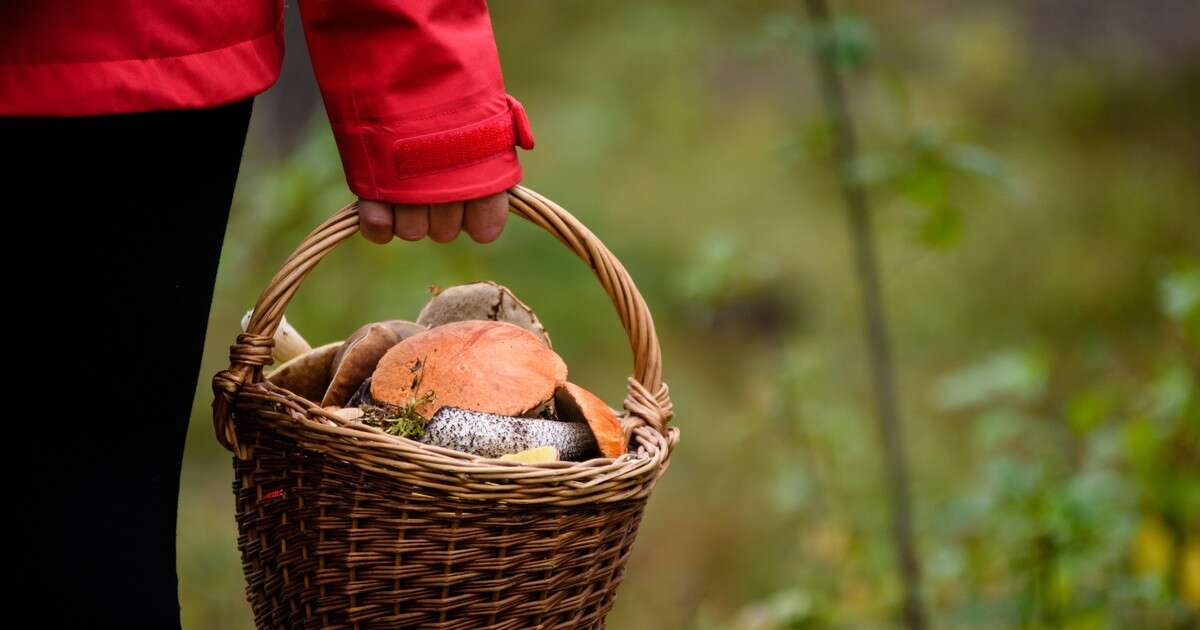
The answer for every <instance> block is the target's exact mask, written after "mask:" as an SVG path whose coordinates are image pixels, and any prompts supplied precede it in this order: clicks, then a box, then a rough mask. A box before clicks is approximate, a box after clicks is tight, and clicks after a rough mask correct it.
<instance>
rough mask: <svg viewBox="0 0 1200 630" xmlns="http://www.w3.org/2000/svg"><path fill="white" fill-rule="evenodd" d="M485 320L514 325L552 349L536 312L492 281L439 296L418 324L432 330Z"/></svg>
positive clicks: (451, 290) (450, 290) (469, 285)
mask: <svg viewBox="0 0 1200 630" xmlns="http://www.w3.org/2000/svg"><path fill="white" fill-rule="evenodd" d="M470 319H483V320H492V321H499V322H508V323H510V324H515V325H517V326H520V327H521V328H524V329H525V330H528V331H529V332H531V333H533V334H535V335H537V336H538V338H540V339H541V340H542V341H544V342H545V343H546V345H547V346H550V345H551V344H550V335H549V334H548V333H547V332H546V328H545V327H544V326H542V322H540V321H538V318H537V315H535V314H534V312H533V309H531V308H529V307H528V306H526V305H525V303H524V302H522V301H521V300H519V299H517V296H516V295H513V292H512V291H509V290H508V288H507V287H505V286H503V285H500V284H496V283H495V282H492V281H490V280H485V281H483V282H472V283H471V284H460V285H458V286H453V287H450V288H448V289H444V290H442V291H441V292H439V293H438V294H437V295H436V296H434V298H433V299H432V300H429V303H428V304H426V305H425V307H424V308H422V309H421V314H420V315H418V316H417V323H418V324H422V325H425V326H428V327H430V328H433V327H435V326H442V325H444V324H449V323H451V322H461V321H466V320H470Z"/></svg>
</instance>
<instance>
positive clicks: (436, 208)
mask: <svg viewBox="0 0 1200 630" xmlns="http://www.w3.org/2000/svg"><path fill="white" fill-rule="evenodd" d="M462 222H463V202H461V201H458V202H454V203H435V204H433V205H431V206H429V238H431V239H433V240H435V241H437V242H439V243H449V242H450V241H453V240H454V239H455V238H457V237H458V233H459V232H460V231H462Z"/></svg>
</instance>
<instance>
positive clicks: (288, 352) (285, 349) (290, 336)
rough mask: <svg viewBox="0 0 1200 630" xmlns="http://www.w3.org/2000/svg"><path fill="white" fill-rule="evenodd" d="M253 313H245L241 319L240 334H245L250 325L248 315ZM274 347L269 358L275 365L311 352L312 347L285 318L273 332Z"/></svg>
mask: <svg viewBox="0 0 1200 630" xmlns="http://www.w3.org/2000/svg"><path fill="white" fill-rule="evenodd" d="M253 313H254V311H252V310H251V311H246V315H245V316H244V317H242V332H246V327H247V326H249V325H250V315H251V314H253ZM273 339H274V341H275V347H274V348H272V349H271V357H272V358H273V359H275V362H276V363H287V362H288V361H291V360H292V359H294V358H296V357H298V356H300V355H302V354H304V353H305V352H308V351H309V350H312V346H310V345H308V342H307V341H305V340H304V337H301V336H300V333H298V332H296V329H295V328H292V325H291V324H289V323H288V320H287V317H286V316H285V317H283V318H282V319H281V320H280V322H279V328H277V329H276V330H275V336H274V337H273Z"/></svg>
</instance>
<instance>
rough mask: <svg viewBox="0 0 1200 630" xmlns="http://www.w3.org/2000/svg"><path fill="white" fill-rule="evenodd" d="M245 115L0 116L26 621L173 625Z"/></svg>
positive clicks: (12, 481)
mask: <svg viewBox="0 0 1200 630" xmlns="http://www.w3.org/2000/svg"><path fill="white" fill-rule="evenodd" d="M251 104H252V103H251V100H246V101H242V102H239V103H235V104H232V105H227V106H224V107H218V108H214V109H208V110H193V111H171V112H151V113H145V114H129V115H117V116H99V117H86V118H62V119H51V118H0V143H3V144H0V146H2V147H3V148H2V149H0V151H3V152H4V153H5V154H6V156H7V159H6V161H7V162H9V164H8V166H7V167H5V168H4V169H2V170H0V182H3V186H2V188H0V190H4V191H7V192H8V194H9V195H10V197H9V198H10V199H11V198H12V196H15V198H16V199H17V201H16V204H15V205H14V206H12V207H10V208H9V211H8V212H7V213H6V215H7V216H6V217H5V220H6V222H7V226H6V227H7V236H8V238H7V239H6V240H7V241H8V247H7V248H6V249H7V256H8V258H9V260H8V262H7V264H6V267H7V274H6V275H8V277H9V278H10V280H11V282H10V285H9V286H10V287H12V288H13V289H14V290H13V292H12V293H9V300H10V302H9V308H8V309H6V310H8V311H9V316H10V317H13V316H15V319H16V321H15V322H13V323H12V324H10V325H9V326H8V330H9V333H10V334H11V335H12V337H13V343H12V345H10V346H9V348H10V350H11V354H9V355H8V356H9V364H10V366H13V367H15V368H16V372H15V374H13V375H12V376H10V377H9V387H8V388H7V394H8V396H7V398H8V405H7V407H8V408H9V410H10V412H12V415H11V416H10V418H9V421H8V422H5V424H7V425H8V426H9V428H10V430H9V431H8V436H9V438H10V440H13V438H14V437H16V438H17V439H16V440H13V441H9V443H8V445H9V449H8V452H9V453H10V454H12V455H18V456H17V457H9V458H7V459H8V461H9V462H11V463H12V464H15V466H16V468H17V470H13V471H11V474H10V475H9V476H8V481H9V484H8V486H9V487H10V488H15V493H14V495H15V497H14V499H13V500H12V501H11V502H10V503H9V505H8V506H7V507H9V508H10V509H11V511H12V513H13V518H15V520H16V521H17V525H18V528H17V532H16V537H14V538H13V539H11V541H10V542H9V543H8V544H7V545H5V546H7V547H8V550H7V551H8V553H6V554H3V555H7V556H9V557H11V558H15V559H16V560H17V566H16V567H15V570H10V571H7V573H8V574H9V576H11V577H13V578H15V579H17V580H18V581H20V582H22V587H21V591H23V594H22V595H20V596H19V597H18V599H17V601H18V603H24V604H26V605H28V606H29V607H30V610H31V612H32V613H33V616H32V617H31V618H30V620H29V622H24V621H22V622H19V623H20V624H22V625H25V624H26V623H28V624H29V625H28V627H42V628H57V627H69V628H85V627H105V628H107V627H118V628H177V627H179V603H178V597H177V580H176V575H175V528H176V510H177V505H178V500H179V475H180V466H181V462H182V457H183V445H184V437H185V434H186V431H187V425H188V417H189V415H190V412H191V406H192V398H193V394H194V393H195V391H196V384H197V378H198V376H199V368H200V357H201V351H202V347H203V344H204V332H205V327H206V323H207V320H208V313H209V308H210V306H211V303H212V293H213V283H214V279H215V277H216V272H217V261H218V258H219V256H220V251H221V244H222V240H223V239H224V235H225V225H226V220H227V219H228V216H229V204H230V201H231V199H232V196H233V189H234V183H235V182H236V180H237V174H238V166H239V163H240V161H241V155H242V148H243V145H244V142H245V137H246V126H247V124H248V122H249V118H250V110H251ZM203 393H205V392H204V390H202V394H203ZM14 425H16V426H14ZM14 495H10V496H14ZM0 500H3V498H2V497H0ZM6 511H8V510H6ZM0 553H3V552H0Z"/></svg>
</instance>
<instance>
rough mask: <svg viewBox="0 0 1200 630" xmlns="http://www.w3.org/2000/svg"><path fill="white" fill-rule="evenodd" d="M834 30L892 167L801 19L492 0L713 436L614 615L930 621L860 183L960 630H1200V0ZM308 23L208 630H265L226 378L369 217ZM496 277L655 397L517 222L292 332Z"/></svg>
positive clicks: (210, 358)
mask: <svg viewBox="0 0 1200 630" xmlns="http://www.w3.org/2000/svg"><path fill="white" fill-rule="evenodd" d="M833 8H834V11H835V18H834V21H833V28H832V31H833V36H834V41H835V42H836V46H835V48H836V52H837V57H838V61H839V66H840V68H841V70H842V72H843V74H844V76H845V77H846V80H847V89H848V94H849V100H850V107H851V110H852V115H853V117H854V119H855V123H856V124H857V125H858V128H859V131H860V139H861V145H862V147H861V149H862V151H861V155H860V156H858V157H857V158H856V159H855V160H854V161H853V162H852V163H851V165H850V168H848V169H846V171H845V172H843V173H841V175H839V171H838V170H837V169H835V168H833V166H832V160H831V157H830V155H831V146H830V143H831V133H830V128H829V125H828V124H826V123H825V120H826V119H825V117H824V114H823V112H822V109H821V107H822V105H821V103H822V101H821V98H820V95H819V92H818V89H817V85H818V84H817V79H816V76H815V73H814V61H813V46H812V41H813V39H814V33H813V30H812V28H811V27H810V26H809V25H808V23H807V21H806V19H805V14H804V12H803V9H802V7H801V6H800V5H799V4H795V3H786V2H771V1H757V0H749V1H742V2H737V3H728V2H708V1H705V2H697V1H696V0H691V1H683V0H679V1H671V2H667V1H655V2H650V1H646V0H640V1H633V0H611V1H609V2H603V3H597V2H553V3H532V2H493V3H492V6H491V10H492V19H493V23H494V25H495V30H496V35H497V39H498V42H499V47H500V52H501V57H502V59H503V64H504V70H505V77H506V82H507V85H508V89H509V91H510V92H511V93H512V94H514V95H516V96H517V97H518V98H520V99H521V100H522V101H523V102H524V104H525V106H526V108H527V109H528V111H529V115H530V118H531V120H532V122H533V128H534V132H535V134H536V136H537V149H536V150H535V151H532V152H529V153H523V154H522V156H521V157H522V161H523V163H524V165H525V172H526V179H525V184H526V185H528V186H530V187H532V188H534V189H536V190H538V191H540V192H542V193H544V194H546V195H547V196H549V197H550V198H552V199H554V200H556V201H558V202H559V203H561V204H562V205H563V206H564V207H566V208H567V209H568V210H570V211H571V212H573V213H575V214H576V215H577V216H578V217H579V218H581V219H582V220H583V221H584V222H585V223H586V224H587V225H589V226H590V227H591V228H592V230H593V231H594V232H595V233H596V234H597V235H599V236H600V237H601V238H602V239H603V240H604V241H605V242H606V243H607V244H608V246H609V247H610V248H611V249H612V250H613V251H614V252H615V253H616V254H617V255H618V256H619V257H620V258H621V259H622V261H623V262H624V263H625V265H626V267H627V268H628V269H629V271H630V272H631V273H632V275H633V277H634V278H635V280H637V282H638V284H639V286H640V288H641V290H642V292H643V293H644V294H645V296H646V299H647V301H648V302H649V304H650V306H651V309H652V310H653V311H654V314H655V317H656V321H657V325H658V330H659V333H660V335H661V336H662V339H663V344H664V357H665V377H666V380H667V382H668V383H670V385H671V392H672V394H673V397H674V401H675V405H676V413H677V415H676V420H675V422H676V423H677V425H678V426H679V427H681V429H682V431H683V437H682V442H681V446H680V448H679V449H678V450H677V452H676V454H675V456H674V458H673V465H672V466H671V469H670V471H669V472H668V473H667V475H666V476H665V477H664V478H663V480H662V482H661V483H660V484H659V485H658V487H657V489H656V491H655V494H654V496H653V497H652V500H651V501H650V504H649V506H648V508H647V513H646V517H645V519H644V521H643V525H642V528H641V533H640V537H639V538H638V542H637V545H636V547H635V552H634V555H633V557H632V559H631V561H630V565H629V567H628V573H627V578H626V581H625V583H624V584H623V586H622V588H621V592H620V596H619V597H618V599H617V604H616V608H615V609H614V610H613V612H612V614H611V615H610V617H609V623H610V626H611V627H613V628H655V629H676V628H690V629H717V628H734V629H762V630H766V629H773V628H826V627H830V628H833V627H838V628H842V627H845V628H875V627H878V628H887V627H895V626H897V625H898V624H899V618H900V603H901V597H902V592H903V584H902V581H901V578H900V577H899V573H898V571H897V569H896V563H895V561H894V555H893V554H894V548H893V544H894V542H893V539H892V537H891V530H890V527H889V520H888V519H889V516H888V509H887V506H888V494H887V482H888V479H887V477H886V475H887V473H886V471H885V470H884V469H883V467H882V465H881V461H882V457H881V454H880V453H881V451H880V445H879V442H880V440H879V437H878V432H877V431H876V421H875V419H874V417H873V415H872V407H871V387H870V380H869V376H868V357H867V354H866V350H865V344H864V342H863V339H862V332H861V329H862V324H861V322H862V312H861V308H860V302H859V293H858V287H857V285H856V283H855V275H854V267H853V260H852V258H851V249H850V238H849V233H848V230H847V223H846V219H845V210H844V208H843V205H842V200H841V197H840V193H839V176H841V177H845V178H849V179H852V180H853V181H855V182H857V183H861V184H862V185H865V186H866V187H867V191H868V195H869V198H870V203H871V204H872V208H873V212H874V216H875V220H876V223H875V235H876V239H877V242H878V245H879V248H880V256H881V260H880V266H881V274H882V283H883V292H884V302H885V308H886V313H887V316H888V318H889V324H890V326H891V330H892V334H893V341H894V346H895V354H896V360H897V366H898V367H897V370H898V374H897V378H898V389H899V398H900V404H901V411H902V416H903V421H904V431H905V436H906V440H907V444H906V452H907V454H908V459H909V466H910V471H909V473H910V480H911V492H912V497H913V503H914V518H915V524H914V528H915V535H916V552H917V555H918V558H919V560H920V563H921V567H922V569H923V576H924V583H923V592H922V602H923V603H924V605H925V607H926V609H927V611H928V613H929V616H930V618H931V622H932V624H931V625H932V626H933V627H940V628H967V627H969V628H1017V627H1021V628H1072V629H1086V628H1195V627H1200V385H1198V381H1200V115H1198V112H1200V37H1197V35H1196V32H1197V29H1196V27H1197V25H1200V5H1198V4H1197V3H1195V2H1190V1H1186V0H1170V1H1160V2H1154V3H1141V2H1134V1H1132V0H1124V1H1119V2H1102V3H1097V2H1086V1H1084V0H1060V1H1058V2H1053V3H1048V2H1035V1H1033V0H1017V1H1013V0H1010V1H1007V2H999V1H958V2H946V1H937V0H913V1H910V2H903V3H864V2H836V3H834V5H833ZM293 10H294V7H289V11H293ZM289 17H290V18H291V19H290V24H289V27H288V28H289V42H288V45H289V51H288V57H287V61H286V64H285V71H284V74H283V78H282V80H281V82H280V84H279V85H277V86H276V87H275V88H274V89H273V90H271V91H270V92H269V93H268V94H267V95H265V96H262V97H259V98H258V99H257V101H256V103H255V114H254V120H253V123H252V126H251V136H250V140H249V144H248V146H247V148H246V159H245V162H244V166H243V170H242V177H241V180H240V182H239V185H238V191H237V196H236V200H235V205H234V211H233V216H232V218H231V221H230V224H229V228H228V232H227V236H226V242H225V249H224V253H223V257H222V261H221V270H220V275H219V278H218V283H217V292H216V298H215V303H214V306H213V311H212V316H211V320H210V323H209V330H208V342H207V349H206V354H205V362H204V366H203V370H202V376H201V379H200V382H199V383H198V385H197V397H196V401H195V406H194V411H193V417H192V425H191V432H190V434H189V438H188V446H187V455H186V460H185V467H184V473H183V479H182V484H183V493H182V498H181V502H180V520H179V574H180V591H181V601H182V607H183V622H184V627H186V628H197V629H205V628H229V629H238V628H250V627H252V619H251V616H250V611H249V608H248V606H247V604H246V602H245V599H244V596H243V590H242V589H243V583H242V575H241V568H240V560H239V556H238V552H237V547H236V530H235V524H234V519H233V497H232V494H231V491H230V484H231V482H232V468H231V465H230V455H229V454H228V453H227V452H225V451H224V450H222V449H221V447H220V446H219V445H218V444H217V443H216V441H215V439H214V438H213V434H212V424H211V415H210V410H209V404H210V402H211V390H210V388H209V379H210V378H211V375H212V374H213V373H215V372H216V371H217V370H219V369H221V368H223V367H225V366H226V365H227V358H226V354H227V349H228V345H229V344H230V343H231V342H232V341H233V338H234V336H235V335H236V333H237V332H238V321H239V319H240V318H241V316H242V314H243V313H244V312H245V311H246V309H248V308H249V307H250V306H251V305H252V304H253V302H254V300H255V298H256V296H257V293H258V291H260V290H261V289H262V288H263V287H264V286H265V285H266V283H267V281H268V280H269V279H270V277H271V276H272V275H273V274H274V273H275V271H276V270H277V269H278V268H279V266H280V264H281V263H282V261H283V259H284V258H285V257H286V256H287V255H288V254H289V253H290V252H291V250H292V248H293V247H295V245H297V244H298V243H299V241H300V239H301V238H302V237H303V235H304V234H305V233H306V232H307V231H308V230H310V229H311V228H312V227H314V226H315V225H316V224H317V223H319V222H320V221H321V220H323V219H324V218H326V217H327V216H328V215H330V214H332V213H333V212H335V211H336V210H337V209H338V208H340V207H341V206H342V205H344V204H345V203H346V202H348V201H350V200H351V196H350V194H349V192H348V190H347V189H346V186H345V183H344V180H343V176H342V172H341V166H340V163H339V161H338V157H337V153H336V151H335V149H334V146H333V142H332V138H331V135H330V133H329V130H328V126H327V123H326V121H325V118H324V112H323V110H322V106H321V103H320V97H319V94H318V93H317V91H316V87H315V85H314V83H313V80H312V77H311V71H310V68H309V65H308V60H307V57H306V53H305V47H304V42H303V37H302V35H301V33H300V32H299V20H298V19H295V18H296V16H295V15H291V16H289ZM478 279H494V280H496V281H499V282H501V283H504V284H506V285H508V286H509V287H510V288H512V289H513V290H514V292H515V293H516V294H517V295H518V296H520V297H521V298H522V299H523V300H524V301H525V302H527V303H528V304H530V305H531V306H532V307H533V308H534V309H536V310H537V311H538V313H539V314H540V316H541V318H542V320H543V322H545V323H546V325H547V327H548V328H549V330H550V331H551V334H552V335H553V336H554V340H555V346H556V349H557V350H558V351H559V352H560V353H561V354H562V355H563V357H564V358H565V359H566V361H567V363H568V365H569V366H570V369H571V373H572V380H573V381H575V382H578V383H581V384H583V385H584V386H586V387H588V388H589V389H591V390H593V391H595V392H597V393H599V394H601V395H602V396H603V397H605V398H606V399H607V400H608V401H609V402H610V404H613V405H617V404H619V403H620V400H621V398H622V396H623V385H624V378H625V376H626V375H627V374H628V372H629V370H630V356H629V351H628V348H627V345H626V343H625V341H624V339H623V337H622V331H621V328H620V325H619V323H618V321H617V319H616V316H615V314H614V311H613V309H612V307H611V305H610V304H608V303H607V302H606V298H605V296H604V294H603V292H602V291H601V289H600V288H599V285H598V284H597V283H596V282H595V281H594V279H593V278H592V277H591V276H590V275H589V273H588V272H587V270H586V269H585V267H584V266H583V265H582V264H581V263H579V261H577V260H576V259H574V258H573V257H572V256H571V255H570V254H569V253H568V252H566V250H564V249H563V248H562V247H560V246H559V245H558V244H557V243H556V242H555V241H553V240H552V239H551V238H549V237H548V236H546V235H545V234H544V233H541V232H540V231H539V230H537V229H536V228H534V227H532V226H530V225H527V224H523V223H518V222H516V221H514V222H512V223H510V227H509V229H508V230H507V231H506V233H505V235H504V236H503V237H502V238H501V240H500V241H499V242H497V243H496V244H494V245H491V246H488V247H481V246H477V245H474V244H472V243H471V242H470V241H469V239H467V238H466V237H460V238H459V240H458V242H456V243H454V244H452V245H450V246H436V245H432V244H429V243H422V244H417V245H411V244H401V243H400V242H399V241H397V242H394V243H393V244H391V245H388V246H385V247H380V246H375V245H371V244H369V243H367V242H366V241H365V240H362V239H356V240H355V241H352V242H351V243H350V244H348V245H347V246H345V247H342V248H340V249H339V250H338V251H337V252H335V253H334V254H333V255H331V256H330V257H328V258H327V259H326V261H325V262H323V263H322V264H321V266H320V267H319V268H318V269H317V270H316V271H315V272H314V273H313V274H312V275H311V276H310V278H309V281H308V282H307V283H306V284H305V285H304V287H303V289H302V290H301V291H300V293H299V294H298V295H297V298H296V300H295V301H294V303H293V304H292V306H291V308H290V310H289V311H288V314H287V315H288V319H289V320H290V321H291V322H292V323H293V324H294V325H295V326H296V327H297V328H298V329H299V330H300V331H301V332H302V333H303V334H304V335H305V336H306V337H307V338H308V339H309V340H310V341H311V342H312V343H313V344H314V345H317V344H321V343H326V342H329V341H334V340H337V339H341V338H343V337H345V336H346V335H347V334H349V333H350V332H351V331H352V330H354V329H355V328H357V327H358V326H359V325H360V324H362V323H364V322H369V321H376V320H382V319H392V318H414V317H415V316H416V313H417V311H418V310H419V308H420V306H421V305H422V304H423V303H424V302H425V300H426V299H427V297H428V287H429V286H430V285H433V284H436V285H440V286H448V285H452V284H457V283H461V282H467V281H473V280H478Z"/></svg>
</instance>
